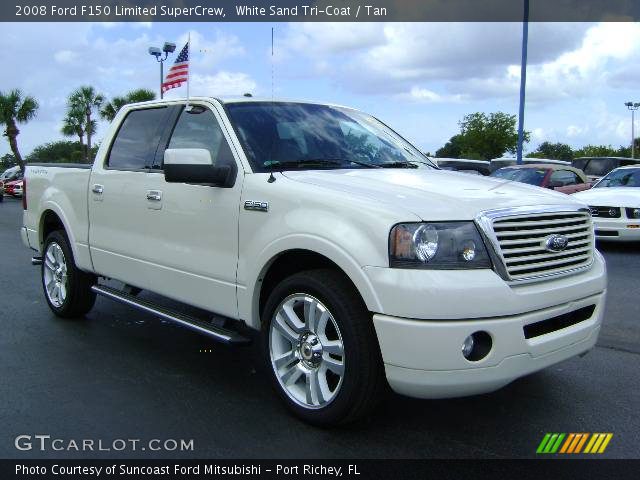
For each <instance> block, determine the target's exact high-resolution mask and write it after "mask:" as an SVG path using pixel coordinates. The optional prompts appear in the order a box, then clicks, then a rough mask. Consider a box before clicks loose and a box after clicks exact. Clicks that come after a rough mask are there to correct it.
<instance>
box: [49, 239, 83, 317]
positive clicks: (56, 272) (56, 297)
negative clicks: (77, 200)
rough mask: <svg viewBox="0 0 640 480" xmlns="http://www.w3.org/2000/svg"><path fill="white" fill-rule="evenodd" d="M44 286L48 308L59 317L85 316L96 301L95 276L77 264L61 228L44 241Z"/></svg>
mask: <svg viewBox="0 0 640 480" xmlns="http://www.w3.org/2000/svg"><path fill="white" fill-rule="evenodd" d="M41 272H42V287H43V289H44V296H45V298H46V300H47V304H48V305H49V308H51V310H52V311H53V313H55V314H56V315H57V316H59V317H63V318H76V317H82V316H83V315H84V314H86V313H87V312H89V310H91V308H92V307H93V304H94V303H95V301H96V294H95V293H94V292H92V291H91V287H92V286H93V285H94V284H95V283H96V279H95V276H94V275H91V274H88V273H85V272H83V271H82V270H79V269H78V268H76V266H75V260H74V258H73V252H72V251H71V247H70V246H69V241H68V240H67V236H66V235H65V233H64V232H63V231H61V230H56V231H54V232H51V233H50V234H49V235H48V236H47V239H46V240H45V242H44V256H43V258H42V270H41Z"/></svg>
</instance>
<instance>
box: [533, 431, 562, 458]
mask: <svg viewBox="0 0 640 480" xmlns="http://www.w3.org/2000/svg"><path fill="white" fill-rule="evenodd" d="M565 435H566V434H564V433H547V434H546V435H545V436H544V438H543V439H542V442H540V445H538V449H537V450H536V453H556V452H557V451H558V449H559V448H560V445H561V444H562V440H564V437H565Z"/></svg>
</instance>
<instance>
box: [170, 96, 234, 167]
mask: <svg viewBox="0 0 640 480" xmlns="http://www.w3.org/2000/svg"><path fill="white" fill-rule="evenodd" d="M167 148H203V149H205V150H209V153H210V154H211V160H212V161H213V164H214V165H215V166H222V165H232V164H233V163H234V162H235V160H234V158H233V153H232V152H231V148H230V147H229V144H228V143H227V140H226V139H225V138H224V134H223V133H222V129H221V128H220V125H219V124H218V120H217V119H216V117H215V115H214V114H213V112H212V111H211V110H209V109H208V108H206V107H203V106H200V105H194V106H192V107H191V108H190V109H189V110H186V109H185V110H183V111H182V113H181V114H180V117H179V118H178V122H177V123H176V126H175V128H174V129H173V133H172V134H171V140H170V141H169V145H168V147H167Z"/></svg>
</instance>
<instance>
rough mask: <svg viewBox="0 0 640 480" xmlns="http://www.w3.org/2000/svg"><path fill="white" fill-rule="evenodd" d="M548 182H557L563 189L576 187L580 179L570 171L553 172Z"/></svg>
mask: <svg viewBox="0 0 640 480" xmlns="http://www.w3.org/2000/svg"><path fill="white" fill-rule="evenodd" d="M549 181H551V182H558V183H560V184H562V186H563V187H564V186H566V185H577V184H578V183H582V181H581V180H580V177H578V175H576V174H575V173H574V172H572V171H570V170H555V171H554V172H553V173H552V174H551V178H550V179H549Z"/></svg>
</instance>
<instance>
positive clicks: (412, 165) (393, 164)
mask: <svg viewBox="0 0 640 480" xmlns="http://www.w3.org/2000/svg"><path fill="white" fill-rule="evenodd" d="M380 167H382V168H418V165H416V164H415V163H413V162H407V161H399V162H386V163H381V164H380Z"/></svg>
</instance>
